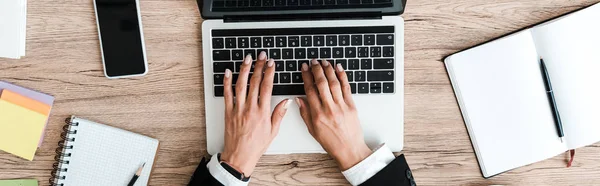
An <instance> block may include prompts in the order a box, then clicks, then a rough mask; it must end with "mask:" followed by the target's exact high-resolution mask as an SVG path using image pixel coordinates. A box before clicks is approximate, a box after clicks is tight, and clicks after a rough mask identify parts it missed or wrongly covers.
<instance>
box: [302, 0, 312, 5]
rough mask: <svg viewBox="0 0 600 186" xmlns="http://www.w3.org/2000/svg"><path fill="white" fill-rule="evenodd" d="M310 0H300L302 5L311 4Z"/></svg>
mask: <svg viewBox="0 0 600 186" xmlns="http://www.w3.org/2000/svg"><path fill="white" fill-rule="evenodd" d="M309 5H310V0H300V6H309Z"/></svg>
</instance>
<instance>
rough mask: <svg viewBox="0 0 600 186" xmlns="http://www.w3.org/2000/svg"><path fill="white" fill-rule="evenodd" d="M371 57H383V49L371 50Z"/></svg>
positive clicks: (372, 48)
mask: <svg viewBox="0 0 600 186" xmlns="http://www.w3.org/2000/svg"><path fill="white" fill-rule="evenodd" d="M369 50H370V53H371V54H370V55H371V57H381V47H371V48H369Z"/></svg>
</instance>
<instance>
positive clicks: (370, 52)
mask: <svg viewBox="0 0 600 186" xmlns="http://www.w3.org/2000/svg"><path fill="white" fill-rule="evenodd" d="M211 34H212V49H211V50H212V56H213V63H212V64H213V73H214V74H213V78H214V94H215V96H217V97H220V96H223V78H224V73H225V69H230V70H232V71H233V83H235V82H237V78H238V76H239V71H240V66H241V65H242V60H243V59H244V57H245V56H246V55H247V54H250V55H252V58H253V59H256V55H257V54H259V53H260V52H261V51H265V52H267V56H268V58H273V59H274V60H275V71H276V72H275V79H274V86H273V95H304V94H305V93H304V86H303V81H302V73H301V71H300V68H301V66H302V63H307V64H310V60H311V59H313V58H316V59H326V60H328V61H329V62H331V63H335V64H341V65H342V66H343V67H344V69H346V74H347V76H348V81H349V82H350V86H351V88H352V93H353V94H390V93H394V90H395V89H394V80H395V75H394V69H395V61H394V40H395V39H394V37H395V36H394V27H393V26H378V27H332V28H281V29H234V30H218V29H217V30H212V33H211ZM254 63H255V62H253V66H252V67H254ZM253 71H254V69H253V68H252V70H251V72H253Z"/></svg>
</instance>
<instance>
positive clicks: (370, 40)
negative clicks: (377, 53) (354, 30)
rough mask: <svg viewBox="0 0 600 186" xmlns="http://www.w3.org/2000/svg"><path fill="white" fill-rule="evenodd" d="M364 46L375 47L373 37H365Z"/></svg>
mask: <svg viewBox="0 0 600 186" xmlns="http://www.w3.org/2000/svg"><path fill="white" fill-rule="evenodd" d="M364 44H365V45H375V35H365V42H364Z"/></svg>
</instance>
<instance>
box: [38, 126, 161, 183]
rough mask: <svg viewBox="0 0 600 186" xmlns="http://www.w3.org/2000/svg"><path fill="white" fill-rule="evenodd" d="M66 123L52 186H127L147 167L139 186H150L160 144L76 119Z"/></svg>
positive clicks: (127, 132) (144, 137)
mask: <svg viewBox="0 0 600 186" xmlns="http://www.w3.org/2000/svg"><path fill="white" fill-rule="evenodd" d="M66 123H67V124H66V125H65V126H64V127H63V133H62V135H61V137H62V138H63V141H61V142H59V147H58V149H56V152H57V153H58V154H57V155H56V158H55V159H56V160H57V162H56V163H55V164H54V169H55V170H54V171H53V172H52V177H51V178H50V184H51V185H63V186H79V185H86V186H95V185H98V186H101V185H102V186H104V185H127V184H128V183H129V181H130V180H131V178H132V177H133V175H134V174H135V172H136V171H137V170H138V168H140V166H141V165H142V164H144V163H145V164H146V165H145V166H144V168H143V170H142V174H141V175H140V177H139V178H138V180H137V182H136V183H135V185H136V186H141V185H148V180H149V177H150V171H151V170H152V167H153V165H154V160H155V156H156V153H157V150H158V143H159V142H158V140H156V139H153V138H150V137H147V136H143V135H140V134H136V133H132V132H129V131H125V130H122V129H118V128H114V127H110V126H107V125H103V124H99V123H96V122H92V121H88V120H85V119H81V118H77V117H75V116H72V117H71V118H67V120H66Z"/></svg>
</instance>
